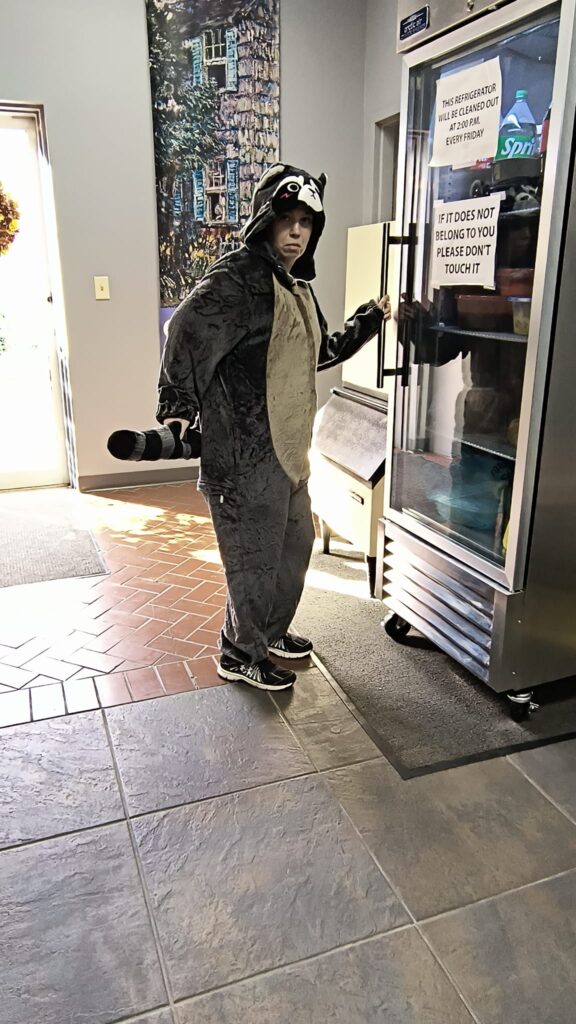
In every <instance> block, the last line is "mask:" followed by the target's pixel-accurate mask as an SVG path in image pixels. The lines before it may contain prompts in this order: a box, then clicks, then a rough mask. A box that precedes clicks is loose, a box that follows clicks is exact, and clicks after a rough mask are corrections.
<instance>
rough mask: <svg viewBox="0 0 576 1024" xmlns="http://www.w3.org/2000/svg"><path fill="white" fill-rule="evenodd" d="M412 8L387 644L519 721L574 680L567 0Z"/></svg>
mask: <svg viewBox="0 0 576 1024" xmlns="http://www.w3.org/2000/svg"><path fill="white" fill-rule="evenodd" d="M414 7H415V4H414V2H413V0H412V2H408V0H400V3H399V18H398V30H399V40H400V42H399V49H402V50H405V51H406V55H405V57H404V81H403V99H402V104H403V110H402V118H401V147H402V148H401V153H405V157H403V156H401V158H400V164H401V166H400V169H399V177H400V181H401V194H402V197H403V198H402V200H401V202H402V210H401V211H399V219H400V220H401V223H402V269H401V295H400V296H398V303H397V305H398V313H397V316H398V344H397V369H396V387H395V392H394V403H393V406H394V408H393V429H389V431H388V451H387V491H386V513H385V519H384V521H383V524H382V530H381V544H380V552H379V559H380V573H381V576H380V583H381V592H382V596H383V597H384V600H385V601H386V603H387V605H388V607H389V609H390V614H389V615H388V618H387V620H386V624H385V627H386V631H387V632H388V634H389V635H390V636H392V637H393V638H394V639H396V640H398V641H402V640H403V639H404V638H405V637H406V635H407V634H408V632H409V630H410V628H411V627H414V628H415V629H418V630H419V631H420V632H421V633H423V634H424V635H425V636H427V637H429V638H430V639H431V640H433V641H434V642H435V643H436V645H437V646H438V647H440V648H441V649H442V650H444V651H446V652H447V653H449V654H450V655H451V656H452V657H453V658H454V659H456V661H458V662H460V663H461V664H462V665H463V666H465V667H466V668H467V669H468V670H469V671H470V672H471V673H472V674H473V675H474V676H476V677H478V678H479V679H481V680H483V681H484V682H485V683H487V684H488V685H489V686H490V687H492V689H493V690H495V691H497V692H501V693H505V694H507V695H508V697H509V700H510V710H511V712H512V713H513V715H514V716H515V717H517V718H520V717H522V716H523V715H525V714H526V713H527V712H528V711H529V710H530V708H531V707H532V706H533V705H532V703H531V702H532V696H533V688H534V687H535V686H538V685H540V684H543V683H546V682H549V681H552V680H558V679H562V678H565V677H569V676H573V675H576V193H575V189H574V118H575V106H576V53H575V38H574V35H575V10H574V8H575V0H563V2H562V3H561V4H560V3H556V4H546V3H542V2H541V0H539V2H536V0H512V2H510V3H507V4H502V5H498V4H495V3H493V2H492V3H490V4H489V5H488V4H486V3H485V2H482V0H477V2H476V4H475V3H474V0H468V2H466V0H444V2H442V0H437V2H436V3H433V4H430V5H429V6H426V7H423V8H421V9H420V10H414ZM488 7H489V10H488ZM575 685H576V683H575Z"/></svg>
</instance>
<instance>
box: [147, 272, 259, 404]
mask: <svg viewBox="0 0 576 1024" xmlns="http://www.w3.org/2000/svg"><path fill="white" fill-rule="evenodd" d="M249 329H250V309H249V296H248V295H247V290H246V286H245V283H244V282H243V281H242V279H241V276H240V275H239V274H238V273H237V272H235V271H234V270H233V269H230V268H228V267H222V268H218V267H216V268H215V269H214V270H213V271H211V272H210V273H209V274H208V275H207V276H206V277H205V278H204V279H203V280H202V281H201V282H200V284H198V285H197V287H196V288H195V289H194V291H193V292H192V293H191V294H190V295H189V296H188V298H186V299H185V300H184V302H182V303H181V305H180V306H178V309H177V310H176V312H175V313H174V315H173V316H172V318H171V319H170V321H169V323H168V330H167V338H166V345H165V347H164V354H163V356H162V366H161V370H160V380H159V383H158V398H159V400H158V409H157V412H156V418H157V420H158V421H159V422H160V423H163V422H164V420H165V419H166V418H168V417H176V418H178V419H186V420H190V421H191V422H192V423H194V421H195V419H196V416H197V414H198V413H199V412H200V411H201V409H202V398H203V396H204V394H205V393H206V391H207V388H208V385H209V383H210V381H211V379H212V376H213V374H214V371H215V369H216V367H217V365H218V363H219V362H220V360H221V359H223V358H224V357H225V356H226V355H228V353H229V352H231V351H232V350H233V349H234V348H235V346H236V345H237V344H238V343H239V342H240V341H241V340H242V338H243V337H245V335H246V334H247V333H248V331H249Z"/></svg>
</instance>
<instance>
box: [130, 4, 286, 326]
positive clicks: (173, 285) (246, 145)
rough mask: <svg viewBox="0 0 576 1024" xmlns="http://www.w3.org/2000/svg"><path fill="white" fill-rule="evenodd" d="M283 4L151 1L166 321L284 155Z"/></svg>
mask: <svg viewBox="0 0 576 1024" xmlns="http://www.w3.org/2000/svg"><path fill="white" fill-rule="evenodd" d="M279 2H280V0H147V16H148V41H149V53H150V75H151V84H152V112H153V122H154V149H155V161H156V194H157V207H158V235H159V247H160V293H161V305H162V307H163V308H162V315H161V322H165V321H166V319H167V318H168V316H169V315H170V313H171V311H172V310H173V308H174V307H175V306H176V305H178V303H179V302H181V300H182V299H183V298H185V296H186V295H187V294H188V292H189V291H190V290H191V289H192V288H193V287H194V284H195V283H196V282H197V281H199V280H200V278H201V277H202V276H203V275H204V274H205V272H206V271H207V270H208V268H209V267H210V265H211V264H212V263H213V262H214V261H215V260H216V259H218V258H219V257H220V256H223V255H224V254H225V253H226V252H229V251H230V250H232V249H234V248H236V247H237V246H238V245H239V244H240V243H239V232H240V229H241V227H242V225H243V224H244V223H245V221H246V220H247V219H248V216H249V213H250V200H251V197H252V192H253V190H254V185H255V184H256V182H257V181H258V178H259V177H260V175H261V174H262V173H263V171H264V170H266V168H267V167H269V166H270V165H271V164H273V163H274V162H275V161H276V160H277V159H278V150H279V120H280V118H279V91H280V68H279Z"/></svg>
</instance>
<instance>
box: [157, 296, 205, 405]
mask: <svg viewBox="0 0 576 1024" xmlns="http://www.w3.org/2000/svg"><path fill="white" fill-rule="evenodd" d="M188 319H189V318H188V316H187V314H186V311H185V310H184V306H179V307H178V309H177V310H176V312H175V313H174V314H173V316H172V317H171V319H170V320H169V321H168V324H167V325H166V344H165V346H164V353H163V356H162V365H161V367H160V379H159V381H158V409H157V411H156V419H157V420H158V422H159V423H163V422H164V420H165V419H167V418H168V417H177V418H178V419H184V420H190V422H191V423H193V422H194V420H195V419H196V414H197V412H198V408H199V401H198V395H197V392H196V384H195V381H194V367H193V364H192V345H193V340H192V336H191V333H190V331H189V330H188V327H187V321H188Z"/></svg>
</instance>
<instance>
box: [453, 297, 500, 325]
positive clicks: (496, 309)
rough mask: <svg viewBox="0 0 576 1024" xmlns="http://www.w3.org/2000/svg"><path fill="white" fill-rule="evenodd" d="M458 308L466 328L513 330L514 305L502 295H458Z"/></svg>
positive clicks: (459, 315)
mask: <svg viewBox="0 0 576 1024" xmlns="http://www.w3.org/2000/svg"><path fill="white" fill-rule="evenodd" d="M456 308H457V310H458V324H459V326H460V327H462V328H463V329H464V330H468V331H511V330H512V307H511V305H510V303H509V302H508V300H507V299H505V298H504V297H503V296H502V295H457V296H456Z"/></svg>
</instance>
